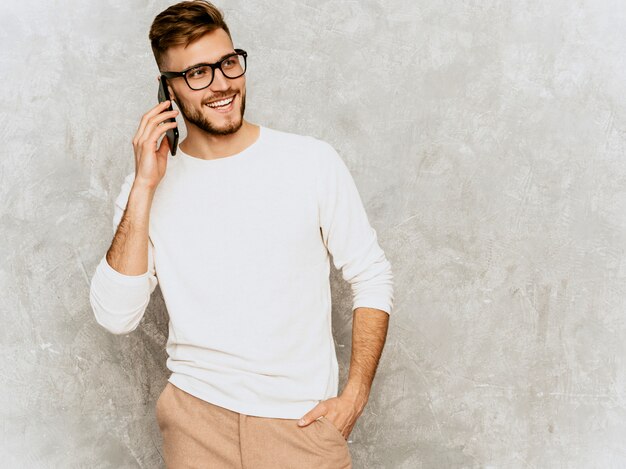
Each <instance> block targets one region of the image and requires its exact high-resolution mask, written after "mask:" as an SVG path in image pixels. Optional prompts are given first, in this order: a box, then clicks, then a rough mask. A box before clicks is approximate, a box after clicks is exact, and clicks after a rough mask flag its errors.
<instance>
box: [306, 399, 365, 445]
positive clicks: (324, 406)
mask: <svg viewBox="0 0 626 469" xmlns="http://www.w3.org/2000/svg"><path fill="white" fill-rule="evenodd" d="M363 407H364V406H363V405H362V404H359V403H357V402H355V401H354V400H353V399H350V398H349V397H345V396H343V395H341V396H338V397H332V398H330V399H327V400H325V401H321V402H320V403H319V404H317V405H316V406H315V407H313V408H312V409H311V410H310V411H309V412H307V413H306V414H305V415H304V417H302V419H301V420H300V421H299V422H298V425H299V426H300V427H306V426H307V425H309V424H310V423H311V422H312V421H313V420H317V419H318V418H319V417H321V416H324V418H326V419H328V420H329V421H330V423H332V424H333V425H334V426H335V428H337V430H339V432H341V434H342V435H343V437H344V438H345V439H346V440H347V439H348V437H349V436H350V433H351V432H352V429H353V428H354V425H355V424H356V421H357V419H358V418H359V417H360V415H361V413H362V412H363Z"/></svg>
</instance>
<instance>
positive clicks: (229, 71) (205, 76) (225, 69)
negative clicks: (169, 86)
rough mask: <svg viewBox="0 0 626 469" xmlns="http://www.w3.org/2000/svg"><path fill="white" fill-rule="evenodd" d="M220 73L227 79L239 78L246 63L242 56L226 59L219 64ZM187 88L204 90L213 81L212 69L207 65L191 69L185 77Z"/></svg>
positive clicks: (244, 69)
mask: <svg viewBox="0 0 626 469" xmlns="http://www.w3.org/2000/svg"><path fill="white" fill-rule="evenodd" d="M220 68H221V69H222V73H223V74H224V76H226V77H227V78H239V77H240V76H241V75H243V74H244V72H245V71H246V62H245V58H244V57H243V55H242V54H237V55H233V56H230V57H227V58H226V59H224V60H223V61H222V63H221V64H220ZM185 78H186V79H187V83H188V84H189V87H190V88H192V89H194V90H196V89H201V88H206V87H207V86H209V83H211V81H212V80H213V69H212V68H211V67H210V66H208V65H202V66H200V67H196V68H193V69H191V70H189V72H187V74H186V75H185Z"/></svg>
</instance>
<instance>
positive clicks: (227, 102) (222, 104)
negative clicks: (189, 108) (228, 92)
mask: <svg viewBox="0 0 626 469" xmlns="http://www.w3.org/2000/svg"><path fill="white" fill-rule="evenodd" d="M235 96H236V95H233V96H231V97H230V98H224V99H220V100H218V101H213V102H211V103H207V104H205V106H207V107H210V108H211V109H215V110H216V111H230V110H231V109H232V107H233V106H232V104H233V101H234V100H235Z"/></svg>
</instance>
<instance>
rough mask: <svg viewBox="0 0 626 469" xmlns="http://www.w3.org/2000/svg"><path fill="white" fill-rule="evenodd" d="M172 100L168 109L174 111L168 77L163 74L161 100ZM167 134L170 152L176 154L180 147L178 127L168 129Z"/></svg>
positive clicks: (160, 88) (160, 86)
mask: <svg viewBox="0 0 626 469" xmlns="http://www.w3.org/2000/svg"><path fill="white" fill-rule="evenodd" d="M168 99H169V100H170V105H169V108H168V109H167V110H168V111H173V110H174V109H173V108H172V101H171V99H170V92H169V90H168V89H167V78H165V76H164V75H161V79H160V80H159V102H160V103H162V102H163V101H167V100H168ZM165 122H176V119H175V118H173V117H171V118H169V119H167V120H166V121H165ZM165 136H166V137H167V140H168V143H169V144H170V153H171V154H172V156H174V155H175V154H176V148H177V147H178V127H174V128H173V129H168V130H167V131H166V132H165Z"/></svg>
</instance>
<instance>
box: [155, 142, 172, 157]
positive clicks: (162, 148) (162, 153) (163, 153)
mask: <svg viewBox="0 0 626 469" xmlns="http://www.w3.org/2000/svg"><path fill="white" fill-rule="evenodd" d="M169 151H170V141H169V139H168V138H167V137H163V139H162V140H161V144H160V145H159V149H158V150H157V152H156V155H157V159H160V160H161V159H166V158H167V153H168V152H169Z"/></svg>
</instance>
